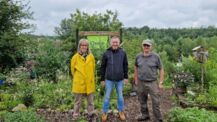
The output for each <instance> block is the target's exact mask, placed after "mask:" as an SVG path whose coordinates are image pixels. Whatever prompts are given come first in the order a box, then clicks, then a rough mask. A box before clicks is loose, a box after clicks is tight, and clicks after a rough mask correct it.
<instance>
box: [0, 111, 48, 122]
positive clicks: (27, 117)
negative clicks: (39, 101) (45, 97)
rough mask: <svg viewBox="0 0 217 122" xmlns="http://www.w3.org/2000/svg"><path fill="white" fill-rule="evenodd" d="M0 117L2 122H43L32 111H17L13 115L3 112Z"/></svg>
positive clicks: (43, 121)
mask: <svg viewBox="0 0 217 122" xmlns="http://www.w3.org/2000/svg"><path fill="white" fill-rule="evenodd" d="M2 116H3V117H1V119H3V121H4V122H45V120H44V119H43V118H41V117H39V116H38V115H37V114H36V112H34V111H32V110H28V111H17V112H14V113H11V112H5V113H4V114H3V115H2Z"/></svg>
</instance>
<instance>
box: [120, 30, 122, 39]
mask: <svg viewBox="0 0 217 122" xmlns="http://www.w3.org/2000/svg"><path fill="white" fill-rule="evenodd" d="M120 41H121V42H122V28H121V29H120ZM121 42H120V43H121Z"/></svg>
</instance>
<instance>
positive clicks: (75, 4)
mask: <svg viewBox="0 0 217 122" xmlns="http://www.w3.org/2000/svg"><path fill="white" fill-rule="evenodd" d="M30 6H31V10H32V11H33V12H34V15H33V17H34V20H33V21H31V23H33V24H35V25H36V30H35V32H34V33H35V34H43V35H54V34H55V33H54V27H57V26H58V25H59V24H60V22H61V20H62V19H64V18H68V17H69V15H70V13H73V12H75V10H76V9H79V10H81V11H84V12H88V13H93V12H98V13H100V12H105V11H106V10H107V9H108V10H112V11H118V14H119V16H118V18H119V20H120V21H121V22H122V23H123V24H124V27H142V26H144V25H147V26H149V27H156V28H168V27H176V28H180V27H201V26H203V27H204V26H205V27H206V26H209V25H212V26H216V27H217V0H30Z"/></svg>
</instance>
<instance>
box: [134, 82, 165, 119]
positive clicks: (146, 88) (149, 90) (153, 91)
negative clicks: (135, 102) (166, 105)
mask: <svg viewBox="0 0 217 122" xmlns="http://www.w3.org/2000/svg"><path fill="white" fill-rule="evenodd" d="M137 92H138V99H139V102H140V105H141V113H142V115H143V116H144V117H148V116H149V112H148V105H147V101H148V94H149V95H150V96H151V100H152V110H153V114H154V117H155V121H156V122H158V121H160V120H162V115H161V112H160V93H159V87H158V84H157V81H152V82H146V81H139V83H138V90H137Z"/></svg>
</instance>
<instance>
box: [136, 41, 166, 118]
mask: <svg viewBox="0 0 217 122" xmlns="http://www.w3.org/2000/svg"><path fill="white" fill-rule="evenodd" d="M142 48H143V52H142V53H140V54H138V55H137V56H136V61H135V68H134V69H135V72H134V79H135V84H136V85H138V90H137V92H138V99H139V102H140V104H141V113H142V116H140V117H138V118H137V120H138V121H144V120H148V119H150V116H149V112H148V106H147V100H148V94H149V95H150V96H151V100H152V109H153V114H154V117H155V118H154V120H155V122H161V121H163V119H162V115H161V113H160V93H159V88H160V89H161V88H163V85H162V84H163V79H164V70H163V66H162V63H161V60H160V57H159V56H158V55H157V54H156V53H154V52H152V51H151V49H152V42H151V40H149V39H147V40H144V41H143V42H142ZM158 70H159V74H160V78H159V82H158V78H157V77H158Z"/></svg>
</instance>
